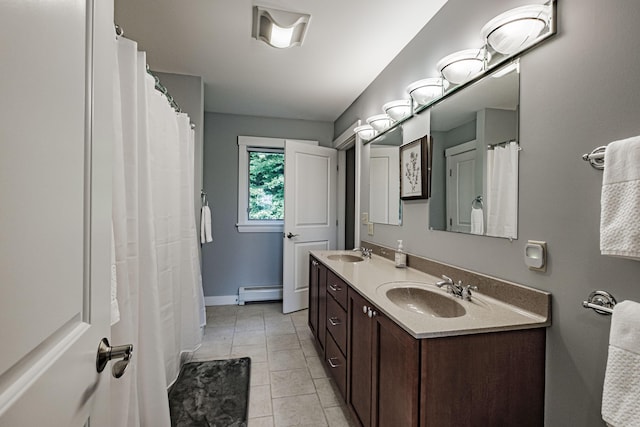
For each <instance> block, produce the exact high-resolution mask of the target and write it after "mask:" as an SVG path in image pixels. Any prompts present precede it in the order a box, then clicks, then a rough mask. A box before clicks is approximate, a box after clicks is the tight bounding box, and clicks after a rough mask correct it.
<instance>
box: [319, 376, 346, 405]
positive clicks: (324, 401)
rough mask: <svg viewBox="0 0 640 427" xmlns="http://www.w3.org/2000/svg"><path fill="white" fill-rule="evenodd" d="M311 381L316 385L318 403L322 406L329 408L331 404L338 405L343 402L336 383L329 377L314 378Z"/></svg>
mask: <svg viewBox="0 0 640 427" xmlns="http://www.w3.org/2000/svg"><path fill="white" fill-rule="evenodd" d="M313 383H314V384H315V386H316V391H317V393H318V398H320V404H321V405H322V407H323V408H330V407H332V406H340V405H342V404H343V400H342V396H341V395H340V391H338V389H337V388H336V384H335V383H334V382H333V380H332V379H330V378H319V379H314V380H313Z"/></svg>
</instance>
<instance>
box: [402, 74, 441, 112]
mask: <svg viewBox="0 0 640 427" xmlns="http://www.w3.org/2000/svg"><path fill="white" fill-rule="evenodd" d="M448 86H449V82H447V81H446V80H442V79H441V78H440V77H432V78H429V79H422V80H418V81H417V82H413V83H411V84H410V85H409V86H407V92H408V93H409V95H411V97H412V98H413V100H414V101H415V103H416V104H418V105H427V104H428V103H429V102H431V101H433V100H434V99H437V98H440V97H441V96H442V95H443V93H444V89H446V88H447V87H448Z"/></svg>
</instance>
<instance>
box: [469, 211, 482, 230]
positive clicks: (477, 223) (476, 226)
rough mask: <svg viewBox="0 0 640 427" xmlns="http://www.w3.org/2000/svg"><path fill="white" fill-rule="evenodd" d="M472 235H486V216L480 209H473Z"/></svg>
mask: <svg viewBox="0 0 640 427" xmlns="http://www.w3.org/2000/svg"><path fill="white" fill-rule="evenodd" d="M471 234H484V214H483V212H482V209H480V208H473V207H472V208H471Z"/></svg>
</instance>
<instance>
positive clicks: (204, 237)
mask: <svg viewBox="0 0 640 427" xmlns="http://www.w3.org/2000/svg"><path fill="white" fill-rule="evenodd" d="M209 242H213V236H212V235H211V209H209V206H207V205H204V206H203V207H202V212H201V213H200V243H203V244H204V243H209Z"/></svg>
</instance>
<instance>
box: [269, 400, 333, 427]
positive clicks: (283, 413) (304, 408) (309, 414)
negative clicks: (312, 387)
mask: <svg viewBox="0 0 640 427" xmlns="http://www.w3.org/2000/svg"><path fill="white" fill-rule="evenodd" d="M273 420H274V424H275V425H276V427H287V426H318V427H319V426H326V425H327V421H326V418H325V416H324V412H323V411H322V407H321V406H320V401H319V400H318V396H317V395H315V394H306V395H303V396H291V397H280V398H277V399H273Z"/></svg>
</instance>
